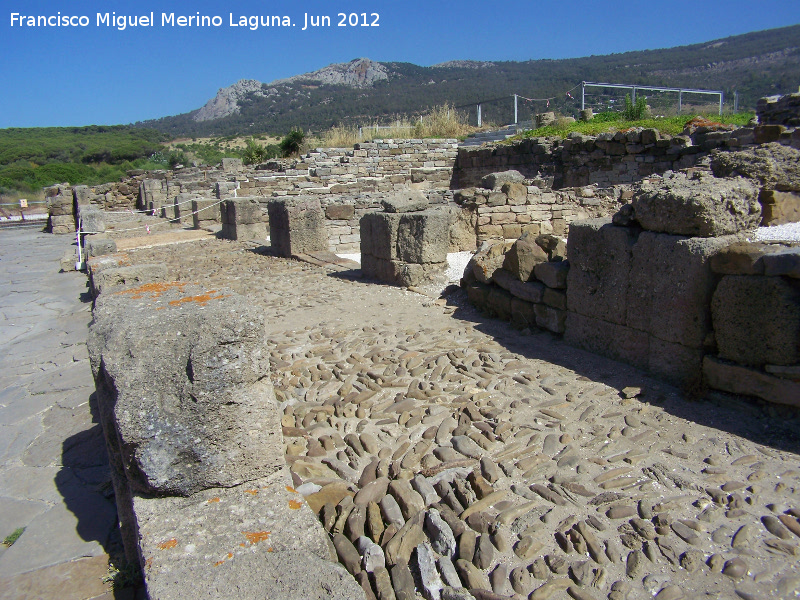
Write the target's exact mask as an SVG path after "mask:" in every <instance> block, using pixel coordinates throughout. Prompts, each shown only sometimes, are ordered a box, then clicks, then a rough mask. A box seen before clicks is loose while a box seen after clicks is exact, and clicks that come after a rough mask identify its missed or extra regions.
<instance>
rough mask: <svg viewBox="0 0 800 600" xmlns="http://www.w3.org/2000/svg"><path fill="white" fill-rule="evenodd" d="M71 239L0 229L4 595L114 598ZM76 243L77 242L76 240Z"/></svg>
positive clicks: (106, 496) (106, 490)
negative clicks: (68, 261)
mask: <svg viewBox="0 0 800 600" xmlns="http://www.w3.org/2000/svg"><path fill="white" fill-rule="evenodd" d="M71 242H73V238H72V237H71V236H54V235H48V234H43V233H40V232H39V231H37V230H30V229H27V230H6V231H2V232H0V347H2V352H1V353H0V540H2V539H4V538H5V537H6V536H8V535H9V534H11V533H12V532H14V531H15V530H17V529H18V528H22V527H24V528H25V530H24V532H23V534H22V535H21V536H20V537H19V539H18V540H17V542H16V543H14V544H13V545H12V546H10V547H6V546H5V545H0V599H2V600H10V599H14V600H21V599H27V598H58V599H59V600H72V599H75V600H79V599H80V600H83V599H87V598H104V597H106V598H111V597H112V593H111V592H110V591H109V586H108V584H104V583H102V581H101V578H102V577H103V576H104V575H105V574H106V572H107V566H108V555H107V552H108V551H110V550H112V549H113V547H114V543H115V541H114V540H115V535H118V534H115V531H116V509H115V506H114V502H113V496H112V495H111V487H110V476H109V471H108V466H107V455H106V450H105V445H104V443H103V437H102V431H101V429H100V425H99V424H97V422H96V420H95V419H94V418H93V416H92V411H93V402H92V399H91V396H92V393H93V392H94V382H93V380H92V373H91V369H90V367H89V360H88V357H87V354H86V336H87V326H88V324H89V322H90V320H91V303H90V302H89V297H88V294H87V288H86V276H85V275H83V274H80V273H76V272H71V273H59V259H60V258H61V257H62V256H63V255H64V253H65V252H66V251H67V250H69V249H70V243H71ZM73 243H74V242H73Z"/></svg>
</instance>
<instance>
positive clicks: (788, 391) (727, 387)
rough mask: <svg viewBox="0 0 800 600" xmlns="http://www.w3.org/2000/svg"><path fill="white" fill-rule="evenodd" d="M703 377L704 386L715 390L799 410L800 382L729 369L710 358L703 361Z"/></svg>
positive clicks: (721, 362) (732, 367)
mask: <svg viewBox="0 0 800 600" xmlns="http://www.w3.org/2000/svg"><path fill="white" fill-rule="evenodd" d="M703 376H704V379H705V383H706V385H708V386H709V387H711V388H714V389H716V390H722V391H724V392H730V393H732V394H742V395H745V396H756V397H758V398H761V399H762V400H766V401H767V402H775V403H778V404H789V405H791V406H800V382H797V381H793V380H791V379H783V378H781V377H775V376H774V375H769V374H767V373H764V372H762V371H758V370H756V369H751V368H748V367H742V366H739V365H732V364H729V363H726V362H723V361H721V360H719V359H716V358H714V357H712V356H706V357H705V358H704V359H703Z"/></svg>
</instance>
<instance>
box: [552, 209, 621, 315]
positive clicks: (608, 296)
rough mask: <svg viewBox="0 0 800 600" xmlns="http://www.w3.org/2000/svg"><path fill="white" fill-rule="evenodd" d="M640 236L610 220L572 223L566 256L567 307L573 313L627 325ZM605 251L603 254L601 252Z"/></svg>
mask: <svg viewBox="0 0 800 600" xmlns="http://www.w3.org/2000/svg"><path fill="white" fill-rule="evenodd" d="M636 238H637V232H636V231H635V230H633V229H631V228H628V227H616V226H614V225H612V224H611V219H590V220H587V221H578V222H575V223H572V224H571V225H570V228H569V241H568V242H567V253H568V254H569V257H570V270H569V274H568V275H567V305H568V309H569V311H570V312H574V313H578V314H581V315H583V316H586V317H592V318H595V319H602V320H604V321H609V322H611V323H617V324H619V325H625V324H626V323H627V318H628V310H627V295H628V283H629V279H630V271H631V266H632V259H633V247H634V244H635V243H636ZM599 248H603V249H604V251H599V250H598V249H599Z"/></svg>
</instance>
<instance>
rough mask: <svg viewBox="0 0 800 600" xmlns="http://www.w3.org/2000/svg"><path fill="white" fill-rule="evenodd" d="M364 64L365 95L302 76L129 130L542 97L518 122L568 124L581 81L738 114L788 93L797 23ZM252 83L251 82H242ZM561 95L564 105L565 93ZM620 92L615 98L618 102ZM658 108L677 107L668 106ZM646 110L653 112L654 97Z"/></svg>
mask: <svg viewBox="0 0 800 600" xmlns="http://www.w3.org/2000/svg"><path fill="white" fill-rule="evenodd" d="M374 64H379V65H380V66H381V67H382V68H384V70H385V73H386V75H387V77H386V78H385V79H378V80H376V81H374V82H372V83H371V84H370V86H368V87H348V86H346V85H331V84H325V83H321V82H314V81H313V80H310V79H308V78H305V79H292V80H284V81H280V82H274V83H273V84H263V85H262V88H261V90H259V91H258V93H256V92H252V91H251V92H250V93H249V94H245V95H244V96H242V99H241V100H240V101H239V104H238V107H239V112H238V113H236V114H231V115H229V116H226V117H222V118H218V119H212V120H204V121H198V120H195V116H196V115H197V113H198V112H199V111H193V112H191V113H186V114H183V115H178V116H175V117H165V118H162V119H158V120H154V121H148V122H145V123H138V124H137V125H139V126H147V127H153V128H156V129H158V130H160V131H163V132H165V133H168V134H169V135H171V136H173V137H177V136H189V137H191V136H203V135H212V134H213V135H232V134H236V135H253V134H258V133H264V132H266V133H272V134H280V135H283V134H285V133H286V132H287V131H289V130H290V129H291V128H293V127H300V128H302V129H304V130H306V131H309V130H310V131H312V132H314V133H319V132H322V131H325V130H328V129H330V128H331V127H333V126H339V125H343V126H346V127H349V126H358V125H369V124H370V123H374V122H376V121H379V122H381V123H382V124H386V123H388V122H390V121H394V120H396V119H398V118H412V119H413V118H414V117H416V116H418V115H420V114H421V113H423V112H425V111H427V110H429V109H430V108H432V107H434V106H440V105H444V104H448V103H449V104H451V105H455V106H456V107H459V108H460V109H461V110H463V111H464V112H465V114H466V117H467V119H468V121H469V123H471V124H473V125H474V124H475V123H476V104H477V103H478V102H482V103H483V105H482V114H483V119H484V121H492V122H494V123H498V124H505V123H511V122H512V121H513V101H512V99H511V96H512V94H520V95H522V96H525V97H527V98H533V99H537V98H539V99H544V98H551V100H550V105H549V106H548V105H547V103H546V102H545V101H539V102H526V101H520V104H519V110H520V114H519V119H520V120H527V119H530V117H531V114H532V113H537V112H543V111H545V110H555V111H557V112H560V113H562V114H565V115H573V116H577V111H578V109H579V108H580V94H579V90H576V89H574V88H575V87H576V86H577V85H578V84H579V83H580V82H581V81H605V82H611V83H625V84H638V85H649V86H663V87H692V88H703V89H718V90H722V91H723V92H724V93H725V99H726V109H727V110H730V109H732V102H733V93H734V91H735V92H737V93H738V98H739V107H740V108H741V109H743V110H753V109H754V108H755V104H756V102H757V100H758V98H760V97H762V96H766V95H773V94H781V93H789V92H794V91H797V85H798V82H800V25H793V26H791V27H784V28H781V29H772V30H768V31H760V32H754V33H749V34H745V35H740V36H734V37H729V38H725V39H722V40H716V41H713V42H707V43H703V44H695V45H691V46H681V47H677V48H669V49H662V50H645V51H640V52H626V53H622V54H611V55H607V56H590V57H586V58H576V59H564V60H531V61H526V62H494V63H485V62H484V63H479V62H470V61H454V62H451V63H444V64H442V65H434V66H432V67H421V66H417V65H413V64H410V63H400V62H391V63H374ZM253 83H256V84H257V82H250V84H253ZM568 90H570V91H571V94H572V98H570V97H568V96H567V95H566V92H567V91H568ZM624 93H625V92H620V96H619V97H618V98H617V100H618V101H619V100H620V99H621V97H622V96H624ZM489 100H493V101H491V102H488V101H489ZM594 100H598V101H600V100H603V101H608V99H607V98H594ZM689 100H696V97H695V98H691V99H690V98H687V97H684V109H685V110H684V112H685V113H687V114H691V113H697V112H707V111H708V107H701V106H698V105H694V106H690V105H687V104H686V102H687V101H689ZM663 102H664V103H666V104H670V103H672V104H675V105H677V98H674V97H673V98H666V99H664V100H663ZM711 102H712V103H713V102H714V99H713V98H712V99H711ZM652 103H653V104H654V105H655V106H657V102H656V99H655V98H654V99H653V102H652ZM605 108H606V109H607V108H608V106H606V107H605ZM665 112H666V111H665Z"/></svg>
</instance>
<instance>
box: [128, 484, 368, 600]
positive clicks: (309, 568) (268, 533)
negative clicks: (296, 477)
mask: <svg viewBox="0 0 800 600" xmlns="http://www.w3.org/2000/svg"><path fill="white" fill-rule="evenodd" d="M289 482H290V479H289V477H288V474H287V473H286V471H285V469H284V470H281V471H277V472H276V473H274V474H273V475H271V476H269V477H267V478H264V479H257V480H255V481H251V482H248V483H247V484H246V485H245V486H235V487H233V488H227V489H224V488H212V489H209V490H205V491H202V492H198V493H196V494H194V495H192V496H190V497H188V498H182V497H171V498H144V497H136V498H135V514H136V517H137V519H138V524H139V533H140V540H139V544H140V547H141V560H142V561H143V562H144V563H145V564H147V568H144V569H143V573H144V576H145V583H146V585H147V591H148V595H149V597H150V598H164V599H167V600H169V599H173V598H174V599H178V598H185V597H186V594H188V595H189V596H190V597H192V598H202V599H208V600H211V599H212V598H219V597H220V594H222V595H224V596H227V595H229V594H230V593H233V594H235V596H236V597H237V598H243V599H255V598H264V597H274V598H293V599H297V600H299V599H301V598H313V599H319V600H322V599H323V598H339V599H341V600H345V599H346V598H363V597H364V596H363V592H362V590H361V588H360V586H359V585H358V584H357V583H356V581H355V580H354V579H353V578H352V577H351V576H350V575H349V574H348V573H347V571H345V569H344V568H343V567H342V566H341V565H339V564H337V563H336V562H335V560H336V553H335V552H334V550H333V546H332V544H331V543H330V541H329V540H328V539H327V536H326V534H325V533H324V531H323V530H322V528H321V527H320V525H319V522H318V521H316V519H315V518H314V515H313V513H312V512H311V511H310V510H309V509H308V507H307V506H305V504H304V503H303V502H302V496H300V495H299V494H297V493H296V492H292V491H290V489H291V488H289V489H287V487H288V484H289ZM231 514H238V515H240V517H239V518H237V519H231V518H230V515H231ZM198 523H202V526H200V527H198ZM348 543H349V542H348ZM351 547H352V546H351Z"/></svg>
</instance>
